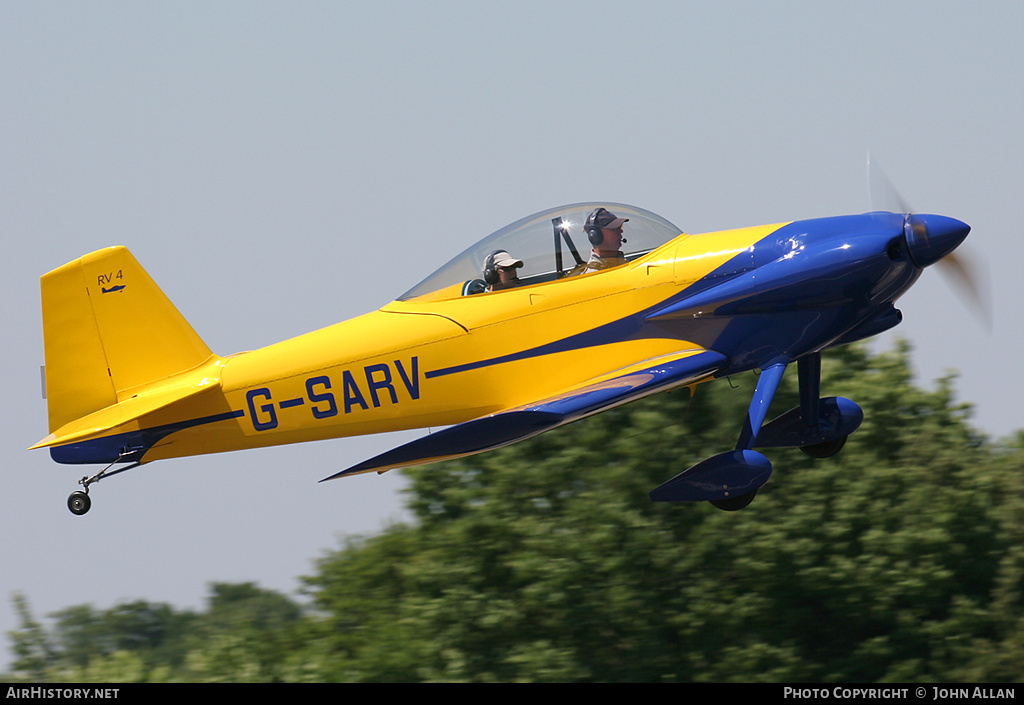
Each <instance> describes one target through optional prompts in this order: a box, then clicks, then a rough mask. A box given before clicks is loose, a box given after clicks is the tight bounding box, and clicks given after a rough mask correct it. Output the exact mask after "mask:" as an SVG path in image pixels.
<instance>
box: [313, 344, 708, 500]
mask: <svg viewBox="0 0 1024 705" xmlns="http://www.w3.org/2000/svg"><path fill="white" fill-rule="evenodd" d="M726 362H727V358H726V357H725V356H724V355H722V354H720V353H717V352H714V351H711V350H687V351H685V352H682V353H676V354H674V355H667V356H664V357H660V358H656V359H654V360H646V361H644V362H642V363H637V364H636V365H633V366H631V367H629V368H626V369H623V370H619V371H618V372H616V373H613V374H610V375H607V376H605V377H603V378H600V379H596V380H591V381H589V382H587V383H585V384H581V385H578V386H576V387H573V388H571V389H569V390H566V391H565V392H563V393H561V394H559V395H558V396H555V397H551V398H549V399H545V400H543V401H540V402H537V403H532V404H529V405H525V406H520V407H516V408H513V409H507V410H505V411H502V412H499V413H497V414H492V415H490V416H484V417H481V418H478V419H474V420H472V421H467V422H465V423H462V424H458V425H456V426H451V427H449V428H446V429H444V430H443V431H438V432H437V433H433V434H430V435H428V436H424V437H423V438H418V439H416V440H415V441H411V442H409V443H406V444H405V445H402V446H399V447H398V448H394V449H393V450H389V451H387V452H386V453H382V454H381V455H378V456H376V457H374V458H371V459H369V460H367V461H364V462H362V463H359V464H358V465H354V466H352V467H350V468H348V469H347V470H343V471H342V472H339V473H337V474H335V475H331V476H330V477H326V478H324V479H323V480H321V482H324V481H326V480H333V479H335V478H338V477H344V476H346V475H356V474H359V473H365V472H374V471H376V472H382V471H384V470H391V469H395V468H401V467H409V466H412V465H423V464H425V463H434V462H438V461H441V460H450V459H453V458H460V457H464V456H467V455H473V454H476V453H481V452H483V451H486V450H492V449H494V448H500V447H501V446H505V445H509V444H510V443H515V442H516V441H521V440H524V439H526V438H529V437H531V436H535V435H537V434H538V433H543V432H544V431H547V430H549V429H552V428H555V427H557V426H561V425H563V424H566V423H569V422H571V421H576V420H577V419H581V418H583V417H585V416H589V415H591V414H595V413H597V412H599V411H604V410H605V409H610V408H611V407H614V406H619V405H621V404H625V403H626V402H630V401H633V400H635V399H639V398H641V397H644V396H647V395H649V394H653V393H655V392H660V391H662V390H665V389H670V388H672V387H678V386H682V385H686V384H693V383H696V382H698V381H702V380H703V379H704V378H706V377H708V376H709V375H712V374H714V373H715V372H716V371H717V370H719V369H721V368H722V367H724V366H725V364H726Z"/></svg>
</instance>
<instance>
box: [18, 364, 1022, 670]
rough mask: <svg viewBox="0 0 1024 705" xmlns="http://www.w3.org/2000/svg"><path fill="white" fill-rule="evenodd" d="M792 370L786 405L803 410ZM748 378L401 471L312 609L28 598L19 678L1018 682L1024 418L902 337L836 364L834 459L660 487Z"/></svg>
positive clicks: (735, 412) (783, 454)
mask: <svg viewBox="0 0 1024 705" xmlns="http://www.w3.org/2000/svg"><path fill="white" fill-rule="evenodd" d="M794 372H795V370H794V371H793V372H790V373H787V375H786V378H785V379H784V380H783V384H782V386H781V388H780V390H779V393H778V395H777V397H776V400H775V403H774V404H773V406H772V412H773V414H778V413H782V412H783V411H785V410H786V409H788V408H791V407H793V406H796V405H797V390H796V381H795V374H794ZM755 381H756V379H755V377H754V376H753V375H744V376H743V377H741V378H737V379H734V380H730V381H729V382H719V383H716V384H714V385H707V386H702V387H699V388H698V389H697V392H696V396H695V397H693V398H690V395H689V393H688V392H686V391H685V390H683V391H675V392H670V393H666V394H661V395H657V396H655V397H651V398H648V399H645V400H642V401H640V402H636V403H634V404H630V405H627V406H625V407H621V408H618V409H614V410H611V411H609V412H606V413H604V414H600V415H597V416H594V417H591V418H589V419H586V420H584V421H581V422H578V423H576V424H572V425H570V426H567V427H565V428H562V429H559V430H557V431H554V432H550V433H547V434H543V435H541V436H538V437H536V438H534V439H531V440H529V441H526V442H523V443H520V444H516V445H514V446H510V447H507V448H504V449H500V450H497V451H493V452H490V453H485V454H482V455H478V456H473V457H471V458H466V459H462V460H459V461H453V462H448V463H441V464H436V465H432V466H426V467H423V468H420V469H417V470H414V471H410V472H409V475H410V477H411V478H412V483H411V487H410V489H409V495H408V504H409V507H410V509H411V510H412V512H413V514H414V516H415V521H414V522H413V523H412V524H411V525H397V526H394V527H392V528H390V529H389V530H387V531H385V532H384V533H382V534H380V535H378V536H373V537H369V538H363V539H349V540H347V541H346V542H345V543H344V544H343V545H342V546H341V547H339V548H338V549H337V550H336V551H333V552H331V553H329V554H327V555H325V556H323V557H321V558H320V559H319V560H318V561H317V563H316V566H315V571H314V574H313V575H311V576H308V577H307V578H305V579H304V580H305V584H306V593H307V595H308V597H309V599H310V603H311V605H310V607H311V609H310V610H309V611H307V612H303V611H302V610H301V609H300V608H299V606H298V605H297V604H296V603H295V602H293V601H292V600H290V599H289V598H287V597H285V596H282V595H279V594H276V593H272V592H269V591H265V590H261V589H260V588H258V587H256V586H254V585H251V584H244V585H225V584H220V585H214V586H212V595H211V599H210V602H209V606H208V609H207V610H206V611H205V612H203V613H189V612H182V613H179V612H175V611H174V610H172V609H170V608H168V607H166V606H165V605H151V604H147V603H131V604H127V605H119V606H117V607H115V608H112V609H111V610H106V611H97V610H94V609H93V608H91V607H88V606H79V607H72V608H68V609H66V610H62V611H61V612H60V613H58V614H57V615H54V617H55V618H56V620H57V621H56V626H55V628H54V629H53V630H52V631H50V632H48V631H46V630H45V629H44V628H43V627H42V626H41V625H40V624H39V623H38V622H36V621H35V620H34V619H32V617H31V615H30V613H29V610H28V606H27V601H25V600H24V598H20V597H18V598H16V606H17V608H18V609H19V614H20V615H21V618H22V626H21V629H19V630H17V631H16V632H14V633H12V634H11V638H12V641H13V648H14V652H15V655H16V659H17V660H16V662H15V674H14V675H15V676H19V677H24V678H28V679H33V680H41V679H43V678H48V679H54V680H56V679H61V678H63V679H72V680H74V679H77V680H79V681H88V680H93V679H101V680H102V679H105V680H107V681H112V680H125V681H127V680H163V681H167V680H179V681H181V680H186V681H187V680H191V681H197V680H203V681H232V680H234V681H268V680H280V681H288V680H291V681H323V680H336V681H403V682H407V681H502V682H510V681H602V682H604V681H607V682H614V681H634V682H637V681H718V682H724V681H790V682H796V681H808V682H844V681H848V682H871V681H900V682H910V681H921V682H956V681H971V682H981V681H1003V682H1006V681H1019V680H1021V679H1022V677H1024V672H1022V666H1021V664H1022V663H1024V616H1022V615H1024V609H1022V608H1024V474H1022V473H1021V469H1022V465H1024V433H1021V434H1019V435H1018V437H1017V438H1015V439H1011V440H1010V441H1008V442H1004V443H994V442H992V441H990V440H988V439H986V438H985V437H984V436H982V435H980V434H979V433H977V432H976V431H975V430H973V429H972V428H971V426H970V424H969V422H968V421H969V413H970V409H969V407H968V406H966V405H963V404H960V403H958V402H956V400H955V395H954V393H953V381H954V380H953V378H952V377H950V378H945V379H942V380H939V381H938V382H937V383H936V384H935V386H934V388H933V389H923V388H921V387H919V386H917V385H915V383H914V381H913V379H912V374H911V370H910V364H909V350H908V349H907V348H906V347H905V346H903V347H899V348H897V349H896V350H894V351H892V352H888V353H884V354H880V355H872V354H869V353H868V352H867V350H866V349H865V348H863V347H860V346H847V347H845V348H842V349H839V350H836V351H832V352H830V353H828V354H827V355H826V356H825V360H824V368H823V387H824V389H825V390H826V393H827V394H830V395H840V396H846V397H849V398H851V399H855V400H857V402H858V403H859V404H861V406H862V407H863V408H864V410H865V422H864V425H863V426H862V427H861V429H860V430H859V431H858V432H857V433H856V434H854V435H853V436H852V437H851V438H850V441H849V443H847V445H846V447H845V449H844V450H843V452H842V453H840V454H839V455H838V456H836V457H834V458H830V459H827V460H812V459H810V458H808V457H806V456H805V455H803V454H802V453H800V452H799V451H795V450H781V451H775V450H771V451H768V455H769V456H770V457H771V458H772V461H773V464H774V466H775V473H774V475H773V477H772V479H771V480H770V481H769V483H768V484H767V485H766V486H765V487H763V488H762V489H761V491H760V492H759V495H758V497H757V498H756V500H755V501H754V502H753V504H751V505H750V506H749V507H747V508H746V509H744V510H742V511H740V512H722V511H719V510H717V509H715V508H713V507H711V506H710V505H707V504H694V505H690V504H678V505H676V504H661V503H653V502H651V501H650V500H649V498H648V494H647V493H648V492H649V491H650V490H651V489H653V488H654V487H655V486H657V485H659V484H660V483H661V482H663V481H665V480H667V479H668V478H670V477H672V476H673V475H675V474H676V473H678V472H680V471H682V470H683V469H685V468H687V467H689V466H690V465H692V464H693V463H695V462H697V461H699V460H701V459H703V458H705V457H708V456H710V455H713V454H715V453H717V452H720V451H722V450H727V449H729V448H731V447H732V446H733V445H734V444H735V440H736V438H737V436H738V434H739V431H740V423H741V420H742V418H743V415H744V413H745V411H746V408H747V405H748V403H749V399H750V395H751V393H752V390H753V386H754V383H755Z"/></svg>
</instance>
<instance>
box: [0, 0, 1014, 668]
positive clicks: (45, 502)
mask: <svg viewBox="0 0 1024 705" xmlns="http://www.w3.org/2000/svg"><path fill="white" fill-rule="evenodd" d="M1022 29H1024V3H1020V2H999V1H995V0H994V1H990V2H984V3H962V2H935V1H931V2H912V1H902V2H899V3H892V2H881V1H878V2H876V1H872V0H869V1H865V2H858V3H845V2H820V1H816V2H767V3H766V2H730V3H707V2H687V1H683V0H675V1H672V2H658V1H654V0H645V1H643V2H635V1H634V2H599V1H594V2H565V1H559V0H547V1H545V2H532V1H524V2H516V3H511V2H492V1H488V0H469V1H456V0H450V1H445V0H435V1H431V2H413V1H411V0H409V1H405V2H397V1H388V0H376V1H373V2H345V1H341V0H339V1H335V2H314V1H303V2H271V1H263V2H232V1H223V2H215V3H209V2H193V1H191V0H182V1H181V2H173V3H172V2H146V1H142V2H105V1H96V2H89V3H74V2H51V1H46V0H43V1H40V2H29V1H27V0H9V1H7V2H3V3H0V237H2V241H3V245H4V250H5V251H6V252H7V255H6V256H5V258H4V259H5V266H4V270H5V275H4V276H3V277H2V278H0V287H2V293H3V296H2V301H3V303H2V307H3V308H2V311H3V322H4V328H5V331H6V334H5V335H4V336H3V338H2V340H0V351H2V361H3V365H2V377H0V385H2V386H0V399H2V402H3V403H2V404H0V415H2V416H0V454H2V458H0V460H2V468H3V470H2V472H3V477H4V484H3V492H2V493H0V533H2V535H3V536H5V537H6V540H5V541H3V542H2V543H0V632H4V633H5V632H7V631H8V630H10V629H13V628H15V627H16V626H17V618H16V615H15V614H14V610H13V606H12V604H11V596H12V595H13V594H14V593H18V592H20V593H22V594H24V595H26V596H27V598H28V600H29V603H30V606H31V608H32V610H33V613H34V614H35V615H36V616H37V617H42V616H45V615H47V614H50V613H52V612H55V611H57V610H60V609H62V608H65V607H68V606H71V605H78V604H83V603H89V604H92V605H94V606H95V607H97V608H103V609H105V608H108V607H111V606H113V605H115V604H117V603H118V602H123V601H128V600H136V599H144V600H149V601H152V602H168V603H171V604H172V605H175V606H176V607H179V608H195V609H199V608H202V607H204V600H205V598H206V597H207V596H208V594H209V588H208V585H209V584H210V583H211V582H243V581H254V582H257V583H259V584H260V585H261V586H263V587H265V588H269V589H275V590H280V591H282V592H285V593H287V594H290V595H292V596H295V591H296V590H297V589H298V587H299V576H302V575H310V574H312V573H314V572H315V570H316V567H315V561H316V560H317V559H318V558H320V557H322V556H324V555H325V554H326V553H327V552H329V551H332V550H335V549H337V548H339V547H340V546H341V545H342V542H343V541H345V540H346V539H347V538H349V537H353V536H367V535H372V534H374V533H378V532H380V531H381V530H383V529H385V528H386V527H387V526H389V525H390V524H393V523H395V522H399V521H405V520H408V519H409V515H408V513H407V511H406V510H405V508H404V495H403V490H404V489H405V488H406V487H407V484H406V482H405V480H404V479H403V477H402V475H401V474H400V473H396V472H392V473H388V474H385V475H382V476H376V475H363V476H358V477H354V478H346V479H344V480H338V481H334V482H330V483H325V484H322V485H321V484H317V481H318V480H319V479H321V478H323V477H326V476H327V475H330V474H333V473H335V472H337V471H339V470H342V469H344V468H345V467H348V466H349V465H352V464H354V463H356V462H359V461H361V460H364V459H366V458H368V457H371V456H372V455H375V454H377V453H379V452H383V451H384V450H387V449H389V448H391V447H393V446H395V445H398V444H400V443H402V442H404V441H405V440H409V439H412V438H415V437H417V435H418V433H419V432H406V433H400V434H389V435H383V436H374V437H366V438H354V439H341V440H336V441H326V442H320V443H313V444H306V445H296V446H285V447H279V448H272V449H264V450H255V451H244V452H238V453H229V454H221V455H210V456H204V457H197V458H190V459H184V460H174V461H161V462H158V463H153V464H150V465H146V466H143V467H141V468H138V469H136V470H133V471H131V472H127V473H124V474H122V475H118V476H117V477H115V478H109V479H107V480H104V481H103V482H101V483H99V484H97V485H94V486H93V488H92V490H91V493H90V496H91V497H92V499H93V507H92V510H91V512H90V513H89V514H87V515H85V516H83V517H76V516H73V515H72V514H71V513H70V512H69V511H68V509H67V507H66V504H65V500H66V498H67V495H68V494H69V493H70V492H71V491H73V490H75V489H77V484H76V483H77V481H78V479H79V478H80V477H82V476H83V475H84V474H86V471H87V470H89V471H92V472H94V471H95V470H96V469H98V468H82V467H75V466H61V465H57V464H55V463H53V462H52V461H51V460H50V457H49V455H48V453H47V452H46V451H42V450H41V451H32V452H29V451H27V450H26V448H27V447H28V446H30V445H32V444H33V443H35V442H36V441H38V440H39V439H41V438H42V437H43V436H45V435H46V434H47V432H48V429H47V423H46V406H45V401H44V400H43V399H42V398H41V389H40V388H41V384H40V372H39V367H40V365H42V364H43V347H42V325H41V321H40V305H39V283H38V277H39V276H40V275H42V274H44V273H45V272H47V271H50V270H51V269H54V268H56V267H58V266H60V265H62V264H64V263H65V262H68V261H70V260H72V259H75V258H76V257H78V256H80V255H82V254H85V253H88V252H91V251H93V250H96V249H99V248H101V247H105V246H108V245H115V244H121V245H126V246H128V247H129V248H130V249H131V250H132V252H133V253H134V254H135V256H136V258H137V259H138V260H139V261H140V262H141V263H142V265H143V266H144V267H145V268H146V269H147V271H148V272H149V273H150V275H151V276H152V277H153V278H154V279H155V280H156V282H157V283H158V284H159V285H160V286H161V288H162V289H163V290H164V292H165V293H166V294H167V295H168V296H169V298H170V299H171V300H172V301H173V302H174V303H175V304H176V305H177V307H178V308H179V310H180V311H181V312H182V313H183V314H184V315H185V317H186V318H187V319H188V320H189V321H190V322H191V323H192V325H193V327H194V328H195V329H196V331H197V332H198V333H199V334H200V335H201V336H202V337H203V338H204V339H205V341H206V342H207V344H208V345H209V346H210V347H211V348H212V349H213V350H214V351H215V352H217V353H220V354H230V353H233V352H237V351H241V350H250V349H254V348H257V347H260V346H263V345H267V344H270V343H274V342H277V341H279V340H283V339H286V338H289V337H292V336H295V335H299V334H302V333H305V332H307V331H310V330H314V329H317V328H321V327H324V326H327V325H330V324H332V323H335V322H337V321H340V320H344V319H346V318H349V317H352V316H355V315H359V314H361V313H365V312H367V311H370V310H373V309H375V308H377V307H379V306H382V305H384V304H385V303H387V302H388V301H390V300H391V299H393V298H395V297H396V296H398V295H399V294H401V293H402V292H404V291H406V290H407V289H409V288H410V287H411V286H412V285H413V284H415V283H416V282H418V281H419V280H420V279H422V278H424V277H425V276H426V275H428V274H429V273H430V272H432V271H433V270H434V269H435V268H437V267H438V266H440V265H441V264H443V263H444V262H446V261H447V260H448V259H449V258H451V257H452V256H454V255H455V254H457V253H458V252H460V251H461V250H463V249H464V248H465V247H467V246H469V245H470V244H472V243H473V242H475V241H476V240H478V239H480V238H482V237H484V236H485V235H487V234H489V233H491V232H493V231H495V230H498V229H499V228H501V227H503V226H505V225H507V224H508V223H511V222H513V221H515V220H517V219H519V218H521V217H524V216H526V215H529V214H531V213H535V212H537V211H541V210H544V209H547V208H550V207H554V206H558V205H562V204H567V203H575V202H580V201H596V200H608V201H612V202H619V203H629V204H632V205H635V206H638V207H641V208H645V209H647V210H650V211H653V212H655V213H657V214H659V215H661V216H663V217H665V218H667V219H668V220H670V221H672V222H673V223H675V224H676V225H677V226H679V228H680V229H681V230H684V231H686V232H691V233H698V232H708V231H714V230H722V229H727V228H733V227H743V226H748V225H759V224H764V223H777V222H784V221H790V220H796V219H802V218H813V217H819V216H829V215H839V214H847V213H861V212H865V211H868V210H870V209H871V200H870V198H869V189H868V184H867V169H866V160H867V155H868V154H869V153H870V154H871V156H872V159H873V160H874V161H875V162H876V163H877V164H880V165H881V167H882V169H883V170H884V173H885V175H886V176H887V177H888V179H889V181H890V182H892V184H894V185H895V187H896V188H897V189H898V191H899V193H900V195H901V196H902V198H903V199H904V200H905V201H906V202H908V203H909V204H910V205H911V206H912V207H913V208H914V209H915V210H916V211H918V212H934V213H941V214H945V215H949V216H953V217H956V218H959V219H961V220H963V221H965V222H967V223H969V224H970V225H971V226H972V228H973V230H972V233H971V236H970V237H969V238H968V240H967V241H966V243H965V244H964V246H963V247H962V248H961V250H963V251H964V253H965V254H966V255H967V256H969V257H970V258H971V260H972V261H973V262H974V263H975V264H976V266H977V267H978V268H979V272H980V273H981V281H982V282H983V284H984V286H985V290H986V291H987V296H988V299H989V301H990V306H991V308H990V311H991V321H990V322H989V323H986V322H985V320H984V318H985V317H984V316H982V315H980V314H979V313H978V312H977V311H976V310H975V309H973V308H972V307H970V306H968V305H966V304H965V303H964V302H963V301H962V300H961V298H959V297H958V295H957V290H956V289H955V288H953V287H951V286H950V283H949V282H948V281H946V280H945V279H944V278H943V277H942V275H941V273H940V272H938V271H934V270H933V269H929V270H927V271H926V272H925V274H924V276H922V278H921V280H920V281H919V282H918V283H917V284H916V285H915V287H914V288H913V289H912V290H911V291H910V292H908V293H907V294H906V295H905V296H904V297H903V298H902V299H901V300H900V302H899V304H898V306H899V308H900V309H901V310H902V311H903V314H904V322H903V323H902V324H901V325H900V326H898V327H897V328H896V329H895V330H894V331H892V332H890V333H887V334H885V335H883V336H881V337H880V338H879V339H878V340H877V342H876V343H875V346H876V348H877V349H879V350H885V349H889V348H891V347H892V345H893V344H894V342H895V340H896V339H897V338H902V339H906V340H907V341H909V342H910V344H911V345H912V346H913V353H912V355H913V357H912V361H913V364H914V368H915V372H916V374H917V380H918V382H919V383H920V384H922V385H930V384H932V383H933V381H934V380H935V379H936V378H938V377H940V376H943V375H945V374H947V373H949V372H950V371H956V372H957V374H958V377H957V381H956V385H955V386H956V390H957V394H958V398H959V399H961V400H962V401H965V402H969V403H971V404H972V405H973V406H974V412H973V417H972V421H973V423H974V424H975V425H976V426H977V427H978V428H979V429H981V430H983V431H984V432H986V433H988V434H990V435H991V436H993V437H995V438H998V437H1003V436H1007V435H1009V434H1011V433H1013V432H1015V431H1016V430H1017V429H1019V428H1022V427H1024V418H1022V417H1024V415H1022V414H1021V412H1020V411H1019V408H1018V407H1017V406H1016V403H1015V402H1016V400H1017V399H1018V398H1021V397H1022V396H1024V378H1022V376H1021V375H1020V374H1018V371H1017V369H1016V368H1015V366H1013V365H1010V366H1009V367H1007V366H1006V365H1004V364H1003V363H1005V362H1006V361H1007V360H1010V361H1011V362H1012V361H1013V360H1014V359H1015V358H1016V355H1017V352H1018V351H1019V350H1020V349H1021V348H1022V344H1024V330H1022V326H1021V324H1020V322H1019V317H1018V315H1017V313H1018V310H1019V303H1018V302H1019V301H1020V300H1021V295H1022V293H1024V281H1022V279H1024V278H1022V277H1021V276H1020V274H1019V272H1018V271H1017V267H1016V265H1017V262H1019V261H1022V254H1024V237H1022V233H1021V232H1020V226H1019V223H1020V221H1021V214H1020V212H1019V211H1020V208H1021V202H1022V201H1021V195H1022V193H1024V137H1022V133H1024V131H1022V130H1021V129H1020V120H1021V115H1024V80H1022V78H1021V74H1020V67H1021V66H1024V44H1022V43H1021V42H1020V34H1021V31H1022ZM827 393H828V390H825V394H827ZM680 469H682V468H680ZM90 474H91V472H90ZM808 501H814V498H808ZM695 510H696V511H700V510H701V509H695ZM8 645H9V641H8V640H7V639H6V638H4V639H3V646H4V651H5V652H4V653H0V668H2V666H3V664H4V663H5V662H6V659H8V658H9V655H8V654H7V653H6V649H7V647H8Z"/></svg>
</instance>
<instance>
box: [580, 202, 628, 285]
mask: <svg viewBox="0 0 1024 705" xmlns="http://www.w3.org/2000/svg"><path fill="white" fill-rule="evenodd" d="M628 222H629V218H619V217H618V216H616V215H615V214H614V213H612V212H611V211H609V210H607V209H606V208H595V209H594V210H593V211H592V212H591V214H590V215H589V216H587V222H586V223H585V224H584V225H583V231H584V232H586V234H587V239H589V240H590V244H591V245H593V246H594V249H593V250H592V251H591V254H590V260H589V261H587V262H585V263H583V264H580V265H577V266H576V267H575V268H574V269H573V270H572V271H570V272H569V274H568V275H567V276H570V277H571V276H575V275H577V274H586V273H587V272H597V271H600V270H602V269H610V268H611V267H618V266H619V265H620V264H625V263H626V258H625V257H624V256H623V254H622V250H620V249H619V248H620V247H622V243H624V242H625V241H626V239H625V238H624V237H622V224H623V223H628Z"/></svg>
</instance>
